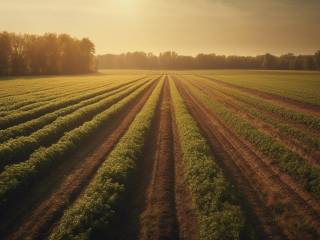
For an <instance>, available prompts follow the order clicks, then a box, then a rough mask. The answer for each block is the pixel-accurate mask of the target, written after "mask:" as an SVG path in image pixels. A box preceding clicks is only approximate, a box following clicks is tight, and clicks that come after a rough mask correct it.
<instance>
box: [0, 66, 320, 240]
mask: <svg viewBox="0 0 320 240" xmlns="http://www.w3.org/2000/svg"><path fill="white" fill-rule="evenodd" d="M0 213H1V214H0V239H17V240H18V239H51V240H56V239H121V240H125V239H141V240H147V239H191V240H198V239H320V73H319V72H302V71H301V72H297V71H246V70H215V71H213V70H212V71H209V70H205V71H170V70H168V71H164V70H161V71H154V70H152V71H147V70H105V71H101V72H100V73H98V74H94V75H79V76H60V77H18V78H7V79H5V78H3V79H1V78H0Z"/></svg>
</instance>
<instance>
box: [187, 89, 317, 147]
mask: <svg viewBox="0 0 320 240" xmlns="http://www.w3.org/2000/svg"><path fill="white" fill-rule="evenodd" d="M193 85H194V86H196V84H193ZM197 85H199V84H197ZM197 88H199V89H200V90H201V89H203V88H201V87H199V86H197ZM206 88H207V89H211V87H210V86H207V85H206ZM214 94H215V95H217V96H219V97H220V98H221V99H222V102H229V100H231V101H232V104H233V105H235V106H237V108H239V109H240V110H241V112H242V113H246V114H250V115H251V116H252V117H254V118H256V119H259V120H261V121H263V122H265V123H268V124H270V126H272V127H273V128H276V129H277V130H278V131H279V133H280V134H281V136H286V137H289V138H295V139H296V140H298V141H300V142H301V143H302V144H303V145H306V146H308V147H309V148H311V149H315V150H320V140H319V139H317V138H315V137H313V136H310V134H307V133H306V132H304V131H302V130H300V129H297V128H294V127H292V126H290V125H289V124H286V123H284V122H281V121H279V120H275V119H273V118H272V117H270V116H269V115H268V114H266V113H265V112H263V111H261V110H260V109H259V108H256V106H253V105H249V104H247V103H245V102H242V101H240V100H238V101H234V100H233V99H232V97H230V96H229V95H225V94H224V93H222V94H221V92H218V91H215V92H214Z"/></svg>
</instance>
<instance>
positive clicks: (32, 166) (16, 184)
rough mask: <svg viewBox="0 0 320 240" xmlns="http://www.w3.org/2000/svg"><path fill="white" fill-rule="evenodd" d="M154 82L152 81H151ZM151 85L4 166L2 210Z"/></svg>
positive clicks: (0, 193)
mask: <svg viewBox="0 0 320 240" xmlns="http://www.w3.org/2000/svg"><path fill="white" fill-rule="evenodd" d="M152 83H154V81H153V82H152ZM152 83H149V84H145V85H144V86H143V87H142V88H140V89H138V90H136V91H134V92H132V93H131V94H129V95H128V96H126V97H124V98H123V99H122V100H120V101H119V102H117V103H115V104H114V105H113V106H112V107H110V108H108V109H107V110H105V111H103V112H101V113H99V114H97V115H96V116H95V117H94V118H93V119H92V120H91V121H88V122H85V123H84V124H83V125H81V126H79V127H77V128H75V129H73V130H72V131H70V132H67V133H66V134H65V135H64V136H63V137H62V138H60V139H59V141H58V142H56V143H55V144H52V145H51V146H49V147H47V148H45V147H41V148H39V149H38V150H37V151H35V152H34V153H32V154H31V155H30V157H29V159H28V160H26V161H24V162H21V163H17V164H13V165H10V166H7V167H6V168H5V170H4V171H3V172H2V173H1V174H0V208H1V207H4V206H5V205H6V204H7V203H8V201H10V199H12V198H14V197H15V196H16V194H17V193H19V192H21V191H23V190H26V189H28V187H29V186H30V184H32V182H34V181H39V179H41V176H44V175H45V174H46V173H47V172H48V171H49V170H50V169H51V167H53V166H55V165H56V164H58V162H59V160H61V159H63V157H65V156H66V155H67V154H69V153H71V152H72V151H74V150H76V149H78V148H79V147H80V146H81V144H82V143H84V142H85V140H86V139H88V138H89V137H90V136H92V135H93V134H94V133H96V132H97V131H98V130H99V129H100V128H101V126H103V124H106V123H107V122H108V121H111V120H112V119H113V118H114V117H115V116H116V115H117V114H118V113H119V112H120V111H121V110H122V109H123V108H125V107H126V106H127V105H128V104H129V103H130V102H132V101H133V100H135V99H137V98H138V97H139V96H140V95H141V94H142V93H143V92H144V91H145V90H147V89H148V88H150V85H152Z"/></svg>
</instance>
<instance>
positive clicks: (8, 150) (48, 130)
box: [0, 82, 145, 168]
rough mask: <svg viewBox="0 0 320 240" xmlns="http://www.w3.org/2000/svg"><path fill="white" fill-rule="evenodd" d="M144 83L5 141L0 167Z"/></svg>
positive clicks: (51, 140) (48, 140) (29, 152)
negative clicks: (26, 133)
mask: <svg viewBox="0 0 320 240" xmlns="http://www.w3.org/2000/svg"><path fill="white" fill-rule="evenodd" d="M144 84H145V82H142V83H140V84H137V85H133V86H130V87H129V88H127V89H124V90H122V91H120V92H119V91H117V93H113V94H110V96H108V97H106V98H103V99H102V100H100V101H99V102H97V103H93V104H91V105H88V106H85V107H82V108H80V109H78V110H76V111H75V112H73V113H72V114H68V115H66V116H63V117H59V118H57V119H56V120H55V121H54V122H52V123H51V124H49V125H47V126H45V127H44V128H42V129H40V130H38V131H36V132H34V133H33V134H31V135H30V136H22V137H18V138H16V139H12V140H9V141H7V142H5V143H4V144H2V145H0V168H2V167H4V166H6V165H8V164H13V163H15V162H19V161H21V160H24V159H25V158H27V157H28V156H29V154H31V153H32V152H33V151H34V150H35V149H37V148H39V147H40V146H46V145H49V144H50V143H52V142H54V141H56V139H58V138H59V137H61V135H63V134H64V133H65V132H67V131H69V130H71V129H73V128H75V127H77V126H79V125H81V124H82V123H83V122H85V121H89V120H90V119H91V118H92V117H94V116H95V115H96V114H98V113H99V112H101V111H104V110H105V109H106V108H108V107H110V106H111V105H112V104H114V103H115V102H117V101H119V100H121V99H122V98H123V97H125V96H126V95H129V94H131V93H132V92H133V91H135V90H136V89H138V88H140V87H141V86H143V85H144Z"/></svg>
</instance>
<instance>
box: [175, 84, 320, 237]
mask: <svg viewBox="0 0 320 240" xmlns="http://www.w3.org/2000/svg"><path fill="white" fill-rule="evenodd" d="M176 82H177V85H178V89H179V91H180V92H181V94H182V96H183V97H184V99H185V100H186V103H187V105H188V107H189V109H190V111H191V113H192V114H193V116H194V118H195V119H196V120H197V122H198V124H199V125H200V128H201V129H202V130H203V132H204V134H205V135H206V136H207V137H208V140H209V142H210V143H211V146H212V149H213V152H214V154H216V158H217V159H218V161H219V162H220V164H221V166H222V168H223V169H224V170H225V172H226V174H227V175H229V176H230V177H231V179H232V180H233V182H234V184H235V186H236V187H237V188H238V191H239V192H240V193H242V194H243V198H244V199H245V204H247V207H248V208H249V211H250V214H252V217H253V219H254V221H255V222H257V223H258V230H259V229H260V231H258V232H261V237H262V238H267V239H268V238H272V239H285V238H289V239H302V238H303V239H317V238H319V236H320V231H319V229H320V219H319V216H320V206H319V201H317V200H315V199H314V198H313V197H312V196H310V195H309V194H308V193H306V192H304V191H302V190H301V189H300V188H299V186H297V184H296V183H295V182H293V181H292V179H290V178H289V177H288V176H286V174H284V173H282V172H280V171H279V169H278V168H277V167H276V166H274V165H272V164H271V163H270V162H269V161H268V159H266V158H265V157H263V156H261V155H260V154H259V153H258V152H256V151H255V150H254V148H253V147H252V146H251V145H250V144H249V143H248V142H246V141H244V140H243V139H241V138H239V137H238V136H237V135H236V134H234V133H233V132H232V131H231V130H230V128H229V127H227V126H226V125H225V124H224V123H223V121H222V120H221V119H219V117H218V116H216V114H215V113H213V112H212V111H211V110H209V109H208V108H206V107H205V106H204V105H203V104H201V103H200V101H198V100H197V99H196V98H194V96H192V95H191V94H190V93H189V92H188V90H187V89H186V88H185V86H183V85H182V84H181V82H180V81H176Z"/></svg>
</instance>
